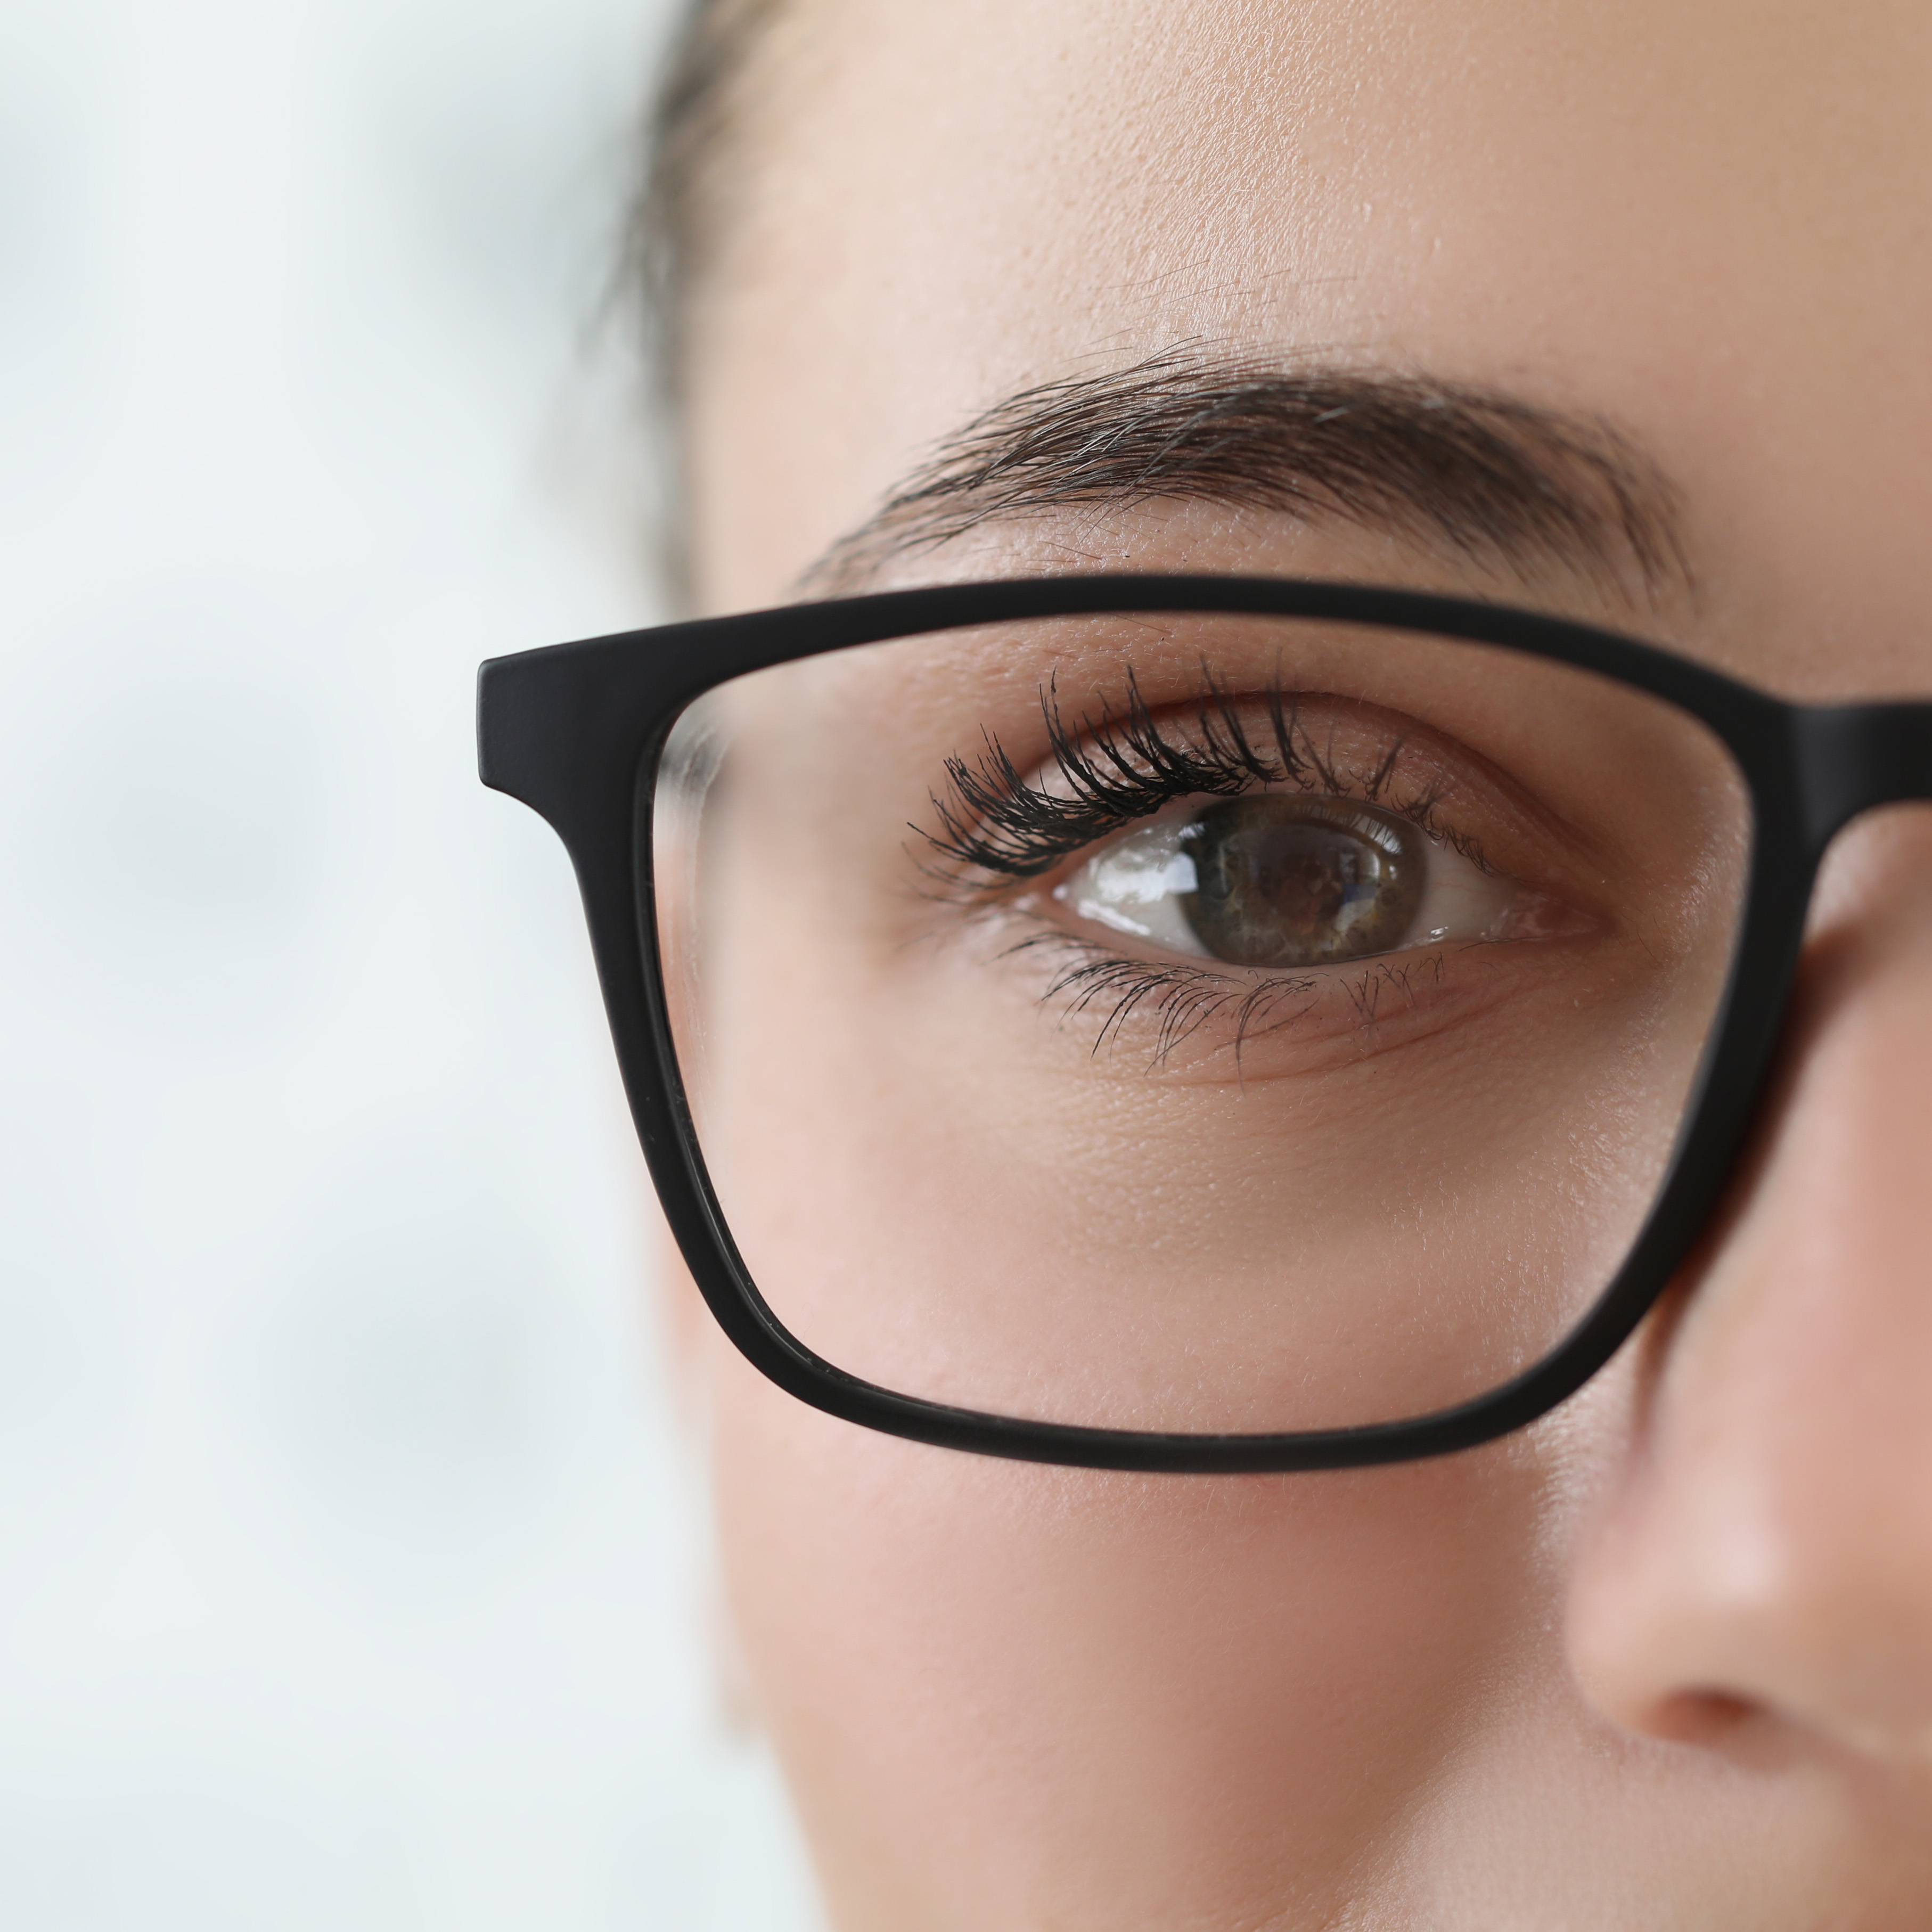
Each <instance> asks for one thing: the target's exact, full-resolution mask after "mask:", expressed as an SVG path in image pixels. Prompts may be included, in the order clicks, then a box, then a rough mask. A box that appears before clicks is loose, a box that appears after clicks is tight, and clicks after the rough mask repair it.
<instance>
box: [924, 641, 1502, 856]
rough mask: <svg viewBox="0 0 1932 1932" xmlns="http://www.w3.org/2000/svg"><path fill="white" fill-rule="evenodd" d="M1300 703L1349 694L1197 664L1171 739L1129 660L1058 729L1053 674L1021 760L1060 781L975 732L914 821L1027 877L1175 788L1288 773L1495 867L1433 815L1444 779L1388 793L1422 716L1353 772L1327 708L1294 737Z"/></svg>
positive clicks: (954, 848)
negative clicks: (1393, 816)
mask: <svg viewBox="0 0 1932 1932" xmlns="http://www.w3.org/2000/svg"><path fill="white" fill-rule="evenodd" d="M1257 703H1259V704H1260V705H1262V706H1265V710H1266V716H1267V721H1268V727H1269V735H1270V736H1271V737H1272V739H1274V747H1273V748H1274V752H1275V754H1276V755H1275V757H1274V760H1273V761H1272V762H1271V760H1269V759H1268V757H1267V756H1266V755H1265V754H1264V753H1263V752H1262V751H1257V750H1256V746H1255V744H1254V742H1253V739H1254V735H1255V734H1253V733H1252V732H1251V731H1250V730H1249V728H1248V727H1247V723H1246V722H1245V721H1244V718H1243V716H1242V711H1243V709H1244V708H1245V709H1248V710H1250V711H1252V710H1253V707H1254V706H1256V704H1257ZM1307 703H1329V704H1334V705H1337V706H1349V705H1350V703H1351V700H1347V699H1346V698H1343V697H1340V696H1339V695H1338V694H1335V693H1333V692H1329V691H1284V690H1283V689H1281V688H1280V687H1279V686H1274V687H1272V688H1269V689H1267V690H1265V691H1260V692H1253V693H1246V694H1239V695H1237V694H1233V693H1232V692H1230V691H1228V690H1227V689H1226V688H1225V687H1223V685H1221V684H1220V682H1219V681H1218V679H1217V678H1216V676H1215V675H1214V672H1213V670H1211V667H1208V666H1207V665H1205V664H1203V666H1202V684H1201V686H1200V688H1199V691H1197V693H1196V696H1195V697H1194V699H1193V703H1192V706H1191V710H1192V717H1191V719H1190V727H1191V729H1190V735H1189V736H1188V737H1186V738H1182V737H1177V736H1172V735H1169V732H1168V731H1167V730H1163V724H1171V721H1172V718H1174V716H1175V714H1176V713H1177V712H1181V710H1182V709H1183V707H1182V706H1181V705H1170V706H1163V707H1162V709H1160V711H1158V712H1157V711H1155V710H1154V709H1153V708H1152V707H1151V706H1148V704H1147V703H1145V700H1144V699H1142V697H1141V694H1140V691H1139V685H1138V684H1137V682H1136V679H1135V678H1134V676H1133V672H1132V670H1131V669H1130V670H1129V673H1128V675H1127V698H1126V700H1125V702H1124V704H1123V705H1122V706H1120V707H1119V708H1118V709H1115V708H1113V707H1111V706H1106V704H1104V703H1103V706H1102V709H1101V711H1100V716H1099V718H1097V719H1096V718H1094V717H1092V716H1091V715H1082V717H1081V718H1079V721H1077V723H1076V724H1074V725H1073V726H1072V727H1070V726H1069V724H1068V723H1067V719H1066V718H1065V715H1064V713H1063V712H1061V709H1060V706H1059V692H1058V685H1057V682H1055V681H1054V680H1052V679H1049V683H1048V684H1047V685H1046V686H1044V687H1043V688H1042V690H1041V692H1040V706H1041V712H1042V716H1043V721H1044V724H1045V727H1046V736H1047V740H1048V745H1049V754H1050V755H1049V758H1048V759H1047V760H1045V761H1043V763H1040V764H1036V765H1035V766H1034V767H1033V768H1032V771H1033V773H1034V775H1037V774H1038V773H1039V772H1040V771H1042V770H1043V769H1055V770H1057V771H1058V772H1059V773H1060V775H1061V776H1063V777H1064V778H1066V779H1067V780H1068V781H1069V790H1068V791H1067V793H1064V794H1063V793H1059V792H1057V791H1049V790H1046V789H1045V788H1044V787H1041V786H1040V785H1039V784H1037V783H1036V782H1034V778H1032V777H1030V776H1028V775H1023V774H1022V771H1021V769H1020V768H1019V766H1018V765H1017V764H1016V763H1015V762H1014V760H1013V758H1012V757H1011V756H1010V754H1008V752H1007V749H1006V748H1005V746H1004V745H1003V744H1002V743H1001V741H1000V739H998V737H997V736H995V735H994V734H993V733H990V732H989V733H986V736H985V739H984V741H983V746H982V749H981V751H980V754H979V755H978V757H977V759H973V760H969V759H968V757H965V756H964V755H963V754H959V753H955V754H953V755H952V756H951V757H948V759H947V761H946V773H947V785H948V795H947V796H941V795H939V794H938V793H932V794H930V795H929V796H930V802H931V804H932V809H933V812H934V816H935V820H936V822H937V824H938V831H937V832H929V831H926V830H924V829H922V828H915V829H919V831H920V835H921V836H922V838H925V839H926V841H927V843H928V844H929V845H930V846H932V847H933V848H934V850H935V851H936V852H937V853H938V855H939V856H940V858H941V859H942V860H944V861H947V862H950V863H951V865H953V866H954V867H955V868H960V869H962V870H964V871H968V872H971V871H978V872H980V873H984V874H992V875H994V876H995V877H1003V878H1005V879H1008V880H1013V881H1016V882H1017V881H1020V880H1035V879H1038V878H1040V877H1043V875H1044V874H1046V873H1048V872H1049V871H1052V870H1053V869H1054V868H1055V867H1056V866H1058V865H1059V864H1060V863H1061V862H1062V861H1063V860H1064V859H1069V858H1071V857H1073V856H1075V855H1076V854H1077V853H1080V852H1082V851H1084V850H1086V849H1088V847H1090V846H1091V845H1093V844H1095V843H1096V842H1097V841H1099V840H1100V839H1102V838H1105V837H1106V836H1108V835H1109V834H1110V833H1112V832H1117V831H1121V830H1123V829H1125V828H1127V826H1131V825H1134V824H1136V823H1140V822H1142V821H1143V820H1145V819H1147V818H1148V817H1151V816H1153V815H1154V814H1155V813H1157V812H1158V811H1161V810H1163V809H1164V808H1166V807H1167V806H1168V805H1170V804H1172V803H1175V802H1178V801H1180V800H1183V799H1188V798H1201V799H1211V798H1226V797H1232V796H1239V795H1240V794H1241V793H1244V792H1246V791H1248V790H1252V789H1253V788H1254V787H1256V786H1257V785H1262V784H1285V783H1287V782H1289V781H1297V782H1299V783H1300V784H1301V787H1302V788H1303V789H1304V790H1309V791H1314V790H1323V791H1325V792H1326V793H1328V794H1329V795H1331V796H1355V797H1359V798H1361V799H1363V800H1364V802H1368V803H1371V804H1378V805H1382V806H1383V807H1384V808H1386V809H1391V810H1394V811H1397V813H1398V814H1400V816H1402V817H1406V818H1408V819H1409V820H1411V821H1412V822H1413V823H1415V824H1417V825H1418V826H1419V827H1420V828H1421V829H1423V830H1424V832H1427V833H1428V835H1430V837H1431V838H1435V839H1437V840H1438V841H1440V842H1442V843H1445V844H1448V845H1450V846H1451V847H1453V848H1454V850H1457V851H1458V852H1460V853H1462V854H1463V856H1465V857H1466V858H1468V859H1470V860H1471V861H1472V862H1473V863H1475V865H1478V867H1480V868H1481V869H1482V870H1484V871H1493V869H1495V868H1493V867H1492V866H1491V865H1490V863H1489V862H1488V861H1487V859H1486V858H1485V857H1484V855H1483V852H1482V849H1481V841H1479V840H1478V839H1475V838H1473V837H1471V836H1468V835H1464V834H1462V833H1460V832H1459V831H1458V830H1457V828H1455V827H1453V826H1444V825H1441V824H1439V823H1436V820H1435V818H1434V808H1435V807H1436V805H1438V804H1439V802H1440V801H1441V799H1442V796H1443V794H1444V792H1445V790H1446V789H1448V785H1447V784H1446V783H1445V784H1437V785H1435V786H1433V787H1429V788H1426V789H1425V790H1423V791H1421V792H1419V793H1416V794H1415V795H1414V796H1411V797H1409V798H1406V799H1394V798H1392V797H1391V796H1389V795H1388V785H1389V783H1390V781H1391V778H1392V777H1393V775H1394V772H1395V771H1396V769H1397V766H1398V764H1399V762H1400V759H1401V757H1402V754H1403V751H1404V750H1405V749H1406V748H1407V747H1408V746H1409V745H1410V744H1412V742H1415V741H1416V739H1417V738H1418V734H1419V733H1421V732H1422V731H1423V730H1424V727H1419V726H1417V725H1415V724H1413V723H1410V724H1409V725H1408V726H1407V727H1406V728H1400V727H1398V728H1395V729H1393V730H1391V732H1390V733H1389V734H1388V739H1387V742H1385V745H1383V746H1382V750H1381V753H1380V755H1379V758H1378V760H1377V762H1376V765H1375V766H1374V768H1373V770H1372V771H1370V772H1367V773H1366V774H1364V773H1363V772H1361V771H1360V770H1359V769H1345V768H1343V766H1341V765H1340V763H1337V758H1336V755H1335V748H1334V730H1333V726H1334V719H1333V718H1331V721H1330V722H1331V730H1330V733H1329V734H1328V744H1327V745H1326V747H1324V746H1322V745H1320V744H1319V743H1318V742H1317V740H1316V739H1315V738H1314V737H1313V736H1310V735H1309V734H1308V733H1306V732H1305V731H1303V732H1302V733H1301V740H1300V742H1297V739H1296V733H1297V731H1298V730H1299V729H1300V727H1301V715H1302V707H1303V706H1304V705H1305V704H1307ZM1374 708H1376V709H1379V707H1374ZM1129 754H1133V755H1132V756H1130V755H1129ZM1136 759H1137V760H1139V762H1138V763H1136ZM1311 779H1312V780H1313V782H1310V781H1311Z"/></svg>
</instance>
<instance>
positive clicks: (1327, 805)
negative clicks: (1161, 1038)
mask: <svg viewBox="0 0 1932 1932" xmlns="http://www.w3.org/2000/svg"><path fill="white" fill-rule="evenodd" d="M1050 897H1051V899H1052V903H1053V904H1054V906H1055V908H1056V909H1057V910H1060V911H1061V912H1062V913H1064V916H1065V917H1066V919H1067V922H1068V926H1069V929H1070V930H1078V929H1079V928H1081V927H1085V928H1087V929H1094V930H1100V929H1104V930H1105V931H1106V932H1112V933H1120V934H1124V935H1127V936H1128V937H1130V938H1133V939H1138V940H1142V941H1146V942H1148V944H1149V945H1150V946H1151V947H1154V948H1156V949H1158V950H1160V952H1162V953H1166V954H1168V955H1170V956H1175V957H1179V958H1184V959H1211V960H1214V961H1217V962H1220V963H1221V964H1223V965H1232V966H1240V967H1247V968H1254V969H1259V970H1265V971H1276V972H1280V971H1298V970H1299V971H1307V970H1309V969H1312V968H1322V967H1333V966H1338V965H1343V964H1345V963H1346V962H1350V961H1353V960H1357V959H1375V958H1379V957H1381V956H1385V955H1387V954H1390V953H1401V952H1404V951H1406V950H1409V948H1411V947H1417V946H1427V945H1432V944H1440V943H1443V942H1445V941H1461V942H1466V943H1475V942H1478V941H1486V940H1487V941H1502V940H1507V939H1514V938H1523V937H1529V936H1531V935H1538V936H1542V935H1547V934H1548V933H1550V932H1552V931H1553V930H1555V929H1556V927H1557V926H1558V924H1559V922H1560V921H1561V919H1562V913H1563V912H1564V910H1565V909H1564V908H1562V907H1559V906H1557V905H1556V903H1555V902H1554V901H1553V900H1552V899H1551V898H1550V895H1549V894H1547V893H1545V892H1538V891H1536V890H1535V889H1534V888H1532V887H1529V886H1525V885H1524V884H1523V883H1521V882H1520V880H1513V879H1507V878H1505V877H1502V876H1501V875H1500V874H1496V873H1494V872H1491V871H1486V870H1484V868H1482V867H1481V866H1480V865H1478V864H1477V863H1476V862H1475V860H1473V859H1471V858H1470V857H1469V856H1467V855H1466V853H1462V852H1459V851H1458V850H1457V849H1456V848H1455V847H1454V845H1452V844H1450V843H1449V841H1448V839H1447V838H1444V837H1442V835H1439V834H1433V833H1430V832H1424V831H1423V830H1422V829H1421V828H1420V827H1419V826H1417V825H1415V824H1414V823H1412V822H1411V821H1409V820H1406V819H1404V818H1403V817H1400V816H1398V815H1397V814H1396V813H1394V812H1392V811H1385V810H1384V809H1382V808H1381V807H1379V806H1377V805H1367V804H1364V803H1362V802H1361V801H1359V800H1357V799H1348V798H1334V797H1322V796H1316V797H1307V796H1301V795H1298V794H1293V793H1291V794H1288V795H1286V796H1284V795H1283V794H1281V793H1269V792H1263V793H1256V794H1252V795H1250V796H1245V797H1241V798H1236V799H1215V800H1214V801H1213V802H1209V803H1206V804H1203V803H1201V802H1198V801H1196V800H1191V799H1190V800H1189V801H1188V802H1187V803H1186V804H1185V805H1183V806H1181V808H1179V810H1178V811H1173V812H1170V813H1165V814H1163V815H1162V816H1161V817H1159V818H1157V820H1154V822H1153V823H1151V824H1148V825H1145V826H1141V827H1139V829H1136V830H1135V831H1133V832H1127V833H1125V834H1124V835H1121V837H1119V838H1115V839H1113V840H1111V841H1109V842H1108V843H1107V844H1105V845H1104V846H1103V847H1101V848H1100V850H1098V851H1097V852H1096V853H1094V855H1093V856H1091V858H1088V859H1085V861H1084V862H1082V864H1081V865H1079V868H1078V869H1077V870H1076V871H1073V873H1072V874H1070V876H1069V877H1067V878H1065V879H1064V880H1061V882H1060V883H1058V884H1057V885H1055V886H1054V887H1053V888H1052V892H1051V894H1050Z"/></svg>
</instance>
